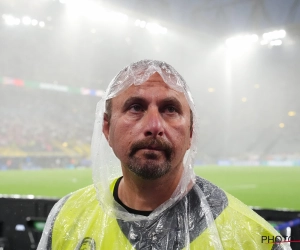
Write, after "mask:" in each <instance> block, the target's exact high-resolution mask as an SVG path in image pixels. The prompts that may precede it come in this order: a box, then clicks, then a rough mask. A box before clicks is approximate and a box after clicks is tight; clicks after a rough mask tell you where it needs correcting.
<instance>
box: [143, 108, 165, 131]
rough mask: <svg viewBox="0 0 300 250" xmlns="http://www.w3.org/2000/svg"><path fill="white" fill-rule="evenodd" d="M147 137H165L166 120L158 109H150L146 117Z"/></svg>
mask: <svg viewBox="0 0 300 250" xmlns="http://www.w3.org/2000/svg"><path fill="white" fill-rule="evenodd" d="M144 128H145V132H144V134H145V136H153V137H156V136H163V134H164V120H163V117H162V116H161V114H160V112H159V110H158V109H157V108H149V109H148V110H147V112H146V117H145V126H144Z"/></svg>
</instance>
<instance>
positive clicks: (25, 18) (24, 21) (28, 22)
mask: <svg viewBox="0 0 300 250" xmlns="http://www.w3.org/2000/svg"><path fill="white" fill-rule="evenodd" d="M22 23H23V24H24V25H30V24H31V18H30V17H29V16H24V17H23V18H22Z"/></svg>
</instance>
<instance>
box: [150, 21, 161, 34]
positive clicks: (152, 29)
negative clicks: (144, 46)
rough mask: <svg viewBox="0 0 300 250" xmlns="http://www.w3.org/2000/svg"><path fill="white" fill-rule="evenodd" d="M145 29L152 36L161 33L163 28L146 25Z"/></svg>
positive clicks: (156, 25) (155, 25)
mask: <svg viewBox="0 0 300 250" xmlns="http://www.w3.org/2000/svg"><path fill="white" fill-rule="evenodd" d="M146 29H147V30H148V31H149V32H150V33H152V34H159V33H161V32H162V29H163V27H162V26H160V25H159V24H157V23H147V25H146Z"/></svg>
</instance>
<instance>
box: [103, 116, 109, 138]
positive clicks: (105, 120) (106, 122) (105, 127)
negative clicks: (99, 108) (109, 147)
mask: <svg viewBox="0 0 300 250" xmlns="http://www.w3.org/2000/svg"><path fill="white" fill-rule="evenodd" d="M109 125H110V124H109V118H108V115H107V114H106V113H104V115H103V126H102V132H103V134H104V135H105V138H106V140H107V142H108V144H110V143H109Z"/></svg>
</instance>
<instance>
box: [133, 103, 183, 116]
mask: <svg viewBox="0 0 300 250" xmlns="http://www.w3.org/2000/svg"><path fill="white" fill-rule="evenodd" d="M146 109H147V108H145V107H144V106H143V105H141V104H132V105H130V106H129V111H131V112H134V113H138V112H144V111H146ZM159 112H161V113H167V114H174V113H178V110H177V108H176V107H175V106H173V105H167V106H164V107H161V108H159Z"/></svg>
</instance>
